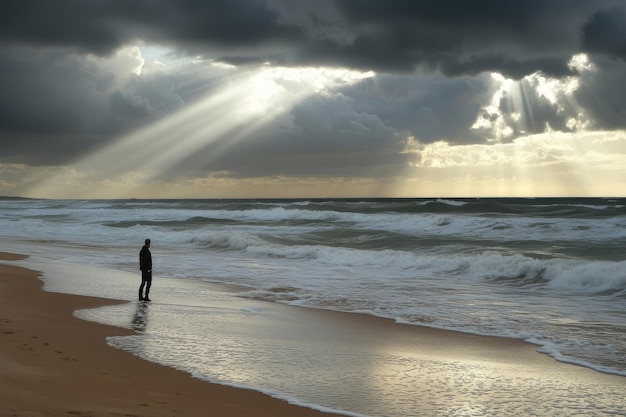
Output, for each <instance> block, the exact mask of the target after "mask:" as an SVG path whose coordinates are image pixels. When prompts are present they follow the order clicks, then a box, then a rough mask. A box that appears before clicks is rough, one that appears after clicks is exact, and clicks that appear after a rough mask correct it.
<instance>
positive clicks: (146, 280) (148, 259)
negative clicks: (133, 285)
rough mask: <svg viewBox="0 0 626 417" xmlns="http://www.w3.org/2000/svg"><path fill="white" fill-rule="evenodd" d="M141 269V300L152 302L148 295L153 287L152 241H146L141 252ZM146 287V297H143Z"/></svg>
mask: <svg viewBox="0 0 626 417" xmlns="http://www.w3.org/2000/svg"><path fill="white" fill-rule="evenodd" d="M139 269H141V286H140V287H139V300H140V301H150V298H149V297H148V294H149V293H150V286H151V285H152V254H151V253H150V239H146V242H145V244H144V245H143V248H141V251H140V252H139ZM144 286H145V287H146V295H143V287H144Z"/></svg>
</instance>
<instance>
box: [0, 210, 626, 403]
mask: <svg viewBox="0 0 626 417" xmlns="http://www.w3.org/2000/svg"><path fill="white" fill-rule="evenodd" d="M0 225H1V235H2V236H3V237H4V238H3V239H2V240H0V242H1V243H0V244H2V246H3V247H2V248H0V250H5V251H18V252H19V251H21V252H23V253H27V254H31V255H33V256H34V257H35V258H37V257H39V258H44V259H48V260H53V261H54V262H58V263H62V264H72V265H82V266H84V268H85V270H90V269H89V268H96V269H98V268H100V269H103V270H108V271H118V272H119V273H120V274H122V275H126V276H130V275H131V274H132V276H133V279H134V280H133V281H132V284H129V285H131V286H132V288H133V289H134V288H135V287H136V286H137V285H138V279H139V278H138V276H139V271H138V253H139V249H140V248H141V246H142V245H143V241H144V239H145V238H150V239H151V240H152V247H151V250H152V254H153V258H154V277H155V278H154V284H153V290H152V292H151V298H153V300H155V301H156V302H157V303H158V300H159V291H163V289H162V288H163V287H164V286H165V285H163V286H161V284H159V280H160V279H162V280H165V281H163V282H167V283H168V284H167V288H168V297H172V296H173V295H172V294H174V293H176V291H181V292H184V291H183V290H182V289H180V288H195V289H189V290H188V291H190V292H195V293H196V294H199V293H201V292H202V285H212V284H215V283H218V284H226V285H228V286H232V287H233V288H237V297H238V298H239V299H242V300H249V301H250V303H251V304H250V306H251V307H250V308H249V310H250V312H254V308H256V307H254V306H255V305H256V304H254V302H256V301H270V302H274V303H281V304H288V305H296V306H301V307H310V308H315V309H326V310H334V311H341V312H353V313H362V314H368V315H374V316H379V317H384V318H389V319H392V320H395V321H397V322H400V323H406V324H411V325H419V326H428V327H434V328H442V329H449V330H458V331H462V332H468V333H475V334H481V335H492V336H503V337H509V338H517V339H522V340H525V341H527V342H529V343H532V344H536V345H537V349H538V350H539V351H540V352H542V353H545V354H548V355H551V356H552V357H554V358H555V359H556V360H558V361H562V362H568V363H573V364H577V365H581V366H584V367H588V368H592V369H594V370H597V371H600V372H605V373H610V374H617V375H622V376H626V251H625V248H626V199H623V198H536V199H523V198H484V199H470V198H466V199H459V198H455V199H332V200H331V199H328V200H327V199H309V200H304V199H303V200H279V199H276V200H271V199H267V200H264V199H260V200H37V199H19V198H0ZM78 279H80V278H78ZM120 279H122V278H120ZM123 279H125V278H123ZM112 282H117V281H115V280H113V281H112ZM177 282H179V283H180V285H179V286H177ZM72 285H77V286H80V285H79V284H76V283H74V284H72ZM190 285H191V287H189V286H190ZM160 286H161V290H159V288H160ZM177 288H179V289H178V290H177ZM102 291H104V292H106V290H102ZM133 291H134V290H133ZM87 292H89V291H87ZM92 292H93V290H92ZM186 294H188V293H186ZM91 295H98V294H91ZM100 295H103V294H100ZM107 295H108V296H110V297H111V298H118V297H120V294H119V293H117V292H115V291H113V292H112V293H105V294H104V296H107ZM121 296H122V297H125V299H129V300H130V299H132V300H135V299H136V294H135V292H133V293H131V294H125V295H124V294H121ZM196 301H197V300H196ZM196 304H197V303H196ZM151 308H152V307H151ZM103 311H105V310H103ZM107 311H109V312H105V313H102V317H101V319H102V320H104V321H107V320H108V321H112V322H113V323H115V322H116V320H117V319H116V318H114V317H112V316H111V315H113V316H114V315H115V311H117V310H115V308H113V309H111V310H107ZM91 314H92V316H91V318H94V317H93V314H95V320H98V317H97V316H98V313H97V312H96V313H91ZM151 314H152V313H151ZM171 314H174V313H171ZM86 315H89V314H86ZM105 316H106V317H105ZM107 317H108V318H107ZM189 317H190V318H189V320H192V321H194V323H196V324H194V326H190V330H189V331H190V332H193V331H194V330H193V328H198V329H200V328H202V320H203V315H202V311H201V310H199V311H195V312H194V314H192V315H189ZM198 332H200V331H199V330H198ZM151 337H155V338H157V339H158V336H156V335H155V334H152V335H151ZM163 337H164V336H163ZM163 337H162V338H161V339H160V340H156V341H154V343H156V344H159V343H165V340H164V339H163ZM198 337H200V333H199V336H198ZM111 343H112V344H116V341H115V340H114V339H113V340H112V341H111ZM124 343H125V342H119V343H118V344H119V347H122V348H127V349H129V350H133V349H134V348H133V346H132V344H129V345H124ZM176 343H181V342H180V341H178V342H176ZM183 343H184V342H183ZM215 343H218V342H215ZM183 349H185V347H184V346H183ZM230 349H235V348H234V347H232V346H231V347H230ZM168 355H169V354H168ZM151 360H154V361H157V362H163V363H165V362H167V363H168V364H169V365H171V366H175V367H176V366H178V367H180V368H181V369H186V368H185V366H183V365H181V364H177V359H176V358H172V357H167V358H160V357H154V358H152V359H151ZM192 372H197V370H194V371H192ZM207 372H209V371H207ZM206 377H207V379H211V380H218V381H223V382H226V383H232V384H233V385H238V384H241V385H245V386H249V385H250V383H248V382H245V383H244V382H240V381H236V380H233V381H231V380H229V378H231V377H232V376H228V375H208V376H206ZM233 378H236V377H233ZM257 388H259V389H261V390H267V391H268V392H272V393H274V394H277V392H276V391H277V390H279V389H280V388H273V387H269V388H267V387H257ZM278 394H280V393H278ZM290 395H291V394H290ZM304 401H305V402H306V401H309V400H306V399H305V400H304ZM331 406H332V405H331Z"/></svg>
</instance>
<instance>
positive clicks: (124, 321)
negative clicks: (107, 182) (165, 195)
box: [22, 258, 626, 417]
mask: <svg viewBox="0 0 626 417" xmlns="http://www.w3.org/2000/svg"><path fill="white" fill-rule="evenodd" d="M22 263H23V264H24V265H25V266H27V267H30V268H32V269H36V270H40V271H44V272H45V288H46V289H47V290H48V291H55V292H64V293H73V294H79V295H89V296H100V297H106V298H112V299H127V300H131V301H129V303H127V304H122V305H115V306H108V307H103V308H98V309H92V310H82V311H79V312H77V313H76V314H77V316H79V317H81V318H84V319H87V320H91V321H96V322H101V323H105V324H111V325H115V326H119V327H125V328H131V329H134V330H135V331H136V332H137V335H135V336H124V337H119V336H112V337H111V338H109V340H108V342H109V343H110V344H111V345H113V346H116V347H118V348H121V349H125V350H128V351H130V352H132V353H133V354H135V355H137V356H139V357H141V358H143V359H146V360H149V361H153V362H157V363H161V364H164V365H168V366H171V367H174V368H177V369H180V370H183V371H186V372H189V373H191V374H193V375H194V376H195V377H197V378H200V379H204V380H207V381H212V382H218V383H222V384H227V385H234V386H238V387H245V388H251V389H255V390H259V391H262V392H265V393H268V394H270V395H273V396H277V397H279V398H283V399H285V400H288V401H290V402H294V403H298V404H302V405H306V406H309V407H313V408H319V409H322V410H341V411H343V412H345V413H346V414H353V415H367V416H390V417H400V416H435V415H452V416H455V415H458V416H502V415H542V416H562V415H579V416H585V415H589V416H591V415H594V416H610V415H619V413H620V412H621V410H622V409H623V404H624V403H623V401H624V400H623V393H624V390H625V389H626V378H623V377H618V376H610V375H605V374H599V373H595V372H594V371H591V370H588V369H584V368H579V367H575V366H571V365H565V364H559V363H557V362H555V361H553V360H552V359H551V358H549V357H547V356H545V355H540V354H537V353H534V352H533V350H534V348H533V347H530V345H527V346H522V348H520V347H519V345H517V344H513V345H507V343H511V341H509V340H500V342H502V343H505V346H504V348H503V347H502V346H499V345H498V343H499V342H498V340H499V339H495V340H496V341H495V342H494V339H486V338H484V337H480V336H472V335H463V334H453V337H452V338H448V339H444V341H445V342H444V343H441V341H439V342H437V339H435V341H433V339H432V338H428V337H425V335H424V334H423V333H420V332H419V331H418V329H417V328H415V327H414V326H402V325H397V324H393V322H392V321H388V320H379V319H375V318H372V317H367V316H361V315H358V314H348V313H333V312H321V311H316V310H309V309H303V308H298V307H293V306H287V305H282V304H276V303H270V302H264V301H258V300H250V299H245V298H241V297H238V296H237V293H236V292H233V291H232V288H227V287H225V286H219V285H215V284H208V283H204V282H201V281H197V280H185V279H158V280H156V279H155V282H154V284H153V291H152V293H151V298H152V299H153V301H152V302H150V303H143V302H138V301H136V300H135V299H134V295H135V293H136V289H137V285H138V280H139V278H138V275H137V274H132V273H128V272H124V271H116V270H108V269H102V268H91V267H85V266H76V265H70V264H63V263H58V262H57V263H51V262H50V261H46V260H42V259H37V258H35V259H31V260H28V261H23V262H22ZM446 334H448V333H446ZM485 340H490V341H492V342H493V343H488V344H484V343H483V342H484V341H485ZM507 346H508V347H509V348H507ZM527 355H533V356H531V359H530V360H529V359H528V357H527ZM537 373H539V375H538V374H537Z"/></svg>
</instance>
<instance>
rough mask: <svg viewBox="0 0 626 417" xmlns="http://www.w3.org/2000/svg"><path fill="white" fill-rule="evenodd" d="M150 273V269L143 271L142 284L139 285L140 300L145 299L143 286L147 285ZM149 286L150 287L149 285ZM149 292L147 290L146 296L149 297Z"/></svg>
mask: <svg viewBox="0 0 626 417" xmlns="http://www.w3.org/2000/svg"><path fill="white" fill-rule="evenodd" d="M149 274H150V273H149V272H148V271H141V285H140V286H139V300H141V301H143V299H144V297H143V287H144V286H145V285H146V283H147V282H148V275H149ZM148 288H150V287H149V286H148ZM147 292H148V291H146V298H147V296H148V295H147Z"/></svg>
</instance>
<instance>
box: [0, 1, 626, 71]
mask: <svg viewBox="0 0 626 417" xmlns="http://www.w3.org/2000/svg"><path fill="white" fill-rule="evenodd" d="M0 7H1V9H0V41H2V42H17V43H21V42H23V43H29V44H33V45H38V46H55V47H67V48H70V49H74V50H79V51H83V52H92V53H96V54H108V53H111V52H112V51H114V50H116V49H117V48H119V47H120V46H122V45H124V44H128V43H130V42H135V41H137V40H144V41H146V42H151V43H160V44H163V45H170V46H175V47H176V49H177V50H178V51H179V52H187V53H194V54H201V55H205V56H210V57H212V58H216V57H218V58H221V59H223V60H224V61H228V62H231V63H235V64H241V63H243V62H248V63H258V62H264V61H271V62H274V63H281V64H283V65H337V66H344V67H350V68H358V69H363V70H370V69H372V70H377V71H383V72H412V71H414V70H415V69H422V70H424V69H428V70H440V71H442V72H443V73H445V74H447V75H454V76H456V75H475V74H478V73H480V72H483V71H498V72H501V73H503V74H507V75H509V76H513V77H516V78H520V77H522V76H524V75H527V74H530V73H533V72H535V71H543V72H544V73H546V74H549V75H555V76H561V75H566V74H569V73H571V70H570V68H569V67H568V66H567V61H568V60H569V58H570V57H571V55H572V54H574V53H576V52H581V51H582V50H583V39H582V38H581V33H583V32H584V34H585V38H584V47H586V48H587V49H588V50H592V51H595V52H597V53H606V54H609V55H616V54H621V55H622V56H623V53H624V51H623V49H624V44H623V42H622V43H621V44H620V43H619V42H616V41H615V39H616V35H621V34H623V26H621V25H619V22H620V20H619V19H618V18H616V17H615V16H619V15H620V13H621V14H622V15H623V14H624V10H625V6H624V4H623V2H619V1H616V0H596V1H593V2H591V1H588V0H527V1H519V0H486V1H481V2H479V3H477V2H467V1H465V0H430V1H419V2H410V1H392V2H384V1H379V0H341V1H339V0H315V1H313V0H297V1H296V0H236V1H234V0H210V1H206V0H204V1H203V0H184V1H176V2H171V1H158V0H154V1H127V0H108V1H89V2H85V1H78V0H57V1H54V2H40V1H36V0H21V1H19V2H18V1H14V2H5V3H4V4H3V6H0ZM616 13H617V14H616ZM621 39H623V38H621Z"/></svg>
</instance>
